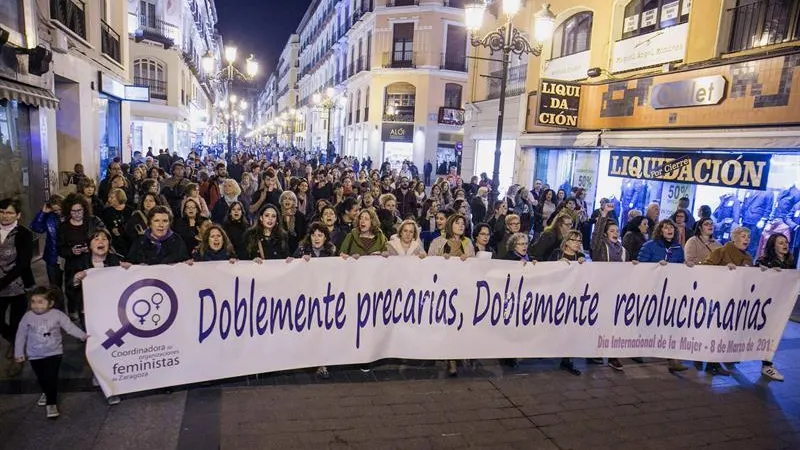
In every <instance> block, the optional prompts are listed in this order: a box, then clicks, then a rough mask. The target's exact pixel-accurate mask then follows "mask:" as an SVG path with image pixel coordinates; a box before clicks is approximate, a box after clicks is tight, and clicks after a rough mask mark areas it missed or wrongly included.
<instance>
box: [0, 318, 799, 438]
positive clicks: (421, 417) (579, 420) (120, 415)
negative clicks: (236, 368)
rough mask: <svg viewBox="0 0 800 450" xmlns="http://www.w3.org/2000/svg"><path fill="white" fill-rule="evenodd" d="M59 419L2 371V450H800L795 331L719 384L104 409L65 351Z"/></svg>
mask: <svg viewBox="0 0 800 450" xmlns="http://www.w3.org/2000/svg"><path fill="white" fill-rule="evenodd" d="M69 350H70V355H71V357H70V358H67V360H66V364H65V366H66V367H65V370H64V378H65V379H64V383H63V387H64V389H65V390H66V392H65V393H64V395H63V396H62V400H61V406H62V407H61V409H62V416H61V418H60V419H59V420H57V421H47V420H46V419H45V418H44V411H43V410H42V409H41V408H38V407H36V405H35V403H36V399H37V398H38V395H39V394H38V392H39V391H38V389H37V387H36V385H35V382H34V381H33V375H32V373H31V372H30V369H29V368H28V367H26V368H25V371H24V372H23V374H22V378H21V379H20V378H14V379H9V378H8V377H7V375H6V374H7V369H8V367H7V364H6V363H5V362H4V363H3V366H2V367H0V377H2V381H0V449H2V450H6V449H8V450H12V449H13V450H27V449H31V450H47V449H59V450H62V449H70V450H83V449H87V450H88V449H97V450H111V449H142V448H147V449H180V450H184V449H186V450H188V449H192V450H202V449H224V450H228V449H262V448H263V449H282V450H283V449H314V450H316V449H331V450H333V449H336V450H339V449H437V448H485V449H492V450H499V449H587V448H615V449H620V448H622V449H625V448H631V449H662V448H663V449H672V448H708V449H716V448H719V449H724V450H732V449H747V450H751V449H790V448H792V449H796V448H800V357H799V356H800V325H797V324H793V323H792V324H790V326H789V327H788V328H787V332H786V334H785V336H784V340H783V342H782V343H781V347H780V351H779V352H778V356H777V358H776V363H777V365H778V367H780V369H781V371H783V373H784V374H785V375H786V378H787V381H786V382H785V383H776V382H772V383H767V382H766V381H765V380H763V379H761V378H760V377H759V375H760V372H759V369H760V364H759V363H755V362H747V363H743V364H740V365H739V366H738V369H737V372H736V373H735V374H734V376H732V377H730V378H723V377H717V378H714V379H713V380H712V379H711V377H710V376H708V375H706V374H704V373H698V372H697V371H695V370H694V369H692V370H690V371H688V372H686V373H685V374H684V375H681V376H674V375H670V374H668V373H667V371H666V366H665V364H664V363H663V362H658V361H651V362H646V363H645V364H642V365H638V364H636V363H634V362H632V361H628V360H624V363H625V364H626V368H625V372H624V373H617V372H614V371H613V370H611V369H610V368H608V367H604V366H591V367H586V366H585V364H584V363H583V362H582V361H581V362H580V363H579V367H581V368H583V369H586V370H585V373H584V375H583V376H581V377H574V376H572V375H569V374H567V373H565V372H562V371H559V370H557V369H556V368H555V367H556V364H557V361H552V360H534V361H525V362H524V363H523V365H522V366H521V367H520V368H519V369H518V370H516V371H514V370H509V369H506V368H503V367H501V366H499V365H497V363H496V362H495V361H489V360H486V361H480V362H476V363H472V364H470V365H469V366H468V367H464V368H462V376H461V377H460V378H459V379H456V380H452V379H446V377H445V375H444V366H443V364H441V363H433V362H409V363H407V364H403V363H402V362H400V361H390V362H389V363H387V364H384V365H378V366H376V367H375V369H374V370H373V371H372V372H370V373H368V374H364V373H362V372H361V371H359V370H358V369H357V368H346V369H344V368H342V369H337V368H334V369H333V370H332V374H333V377H332V379H331V380H328V381H318V380H316V379H315V378H314V375H313V371H310V370H309V371H301V372H292V373H283V374H272V375H268V376H261V377H249V378H243V379H236V380H229V381H228V382H225V383H221V384H213V385H209V386H193V387H191V388H183V389H177V390H175V391H174V392H171V393H167V392H159V393H149V394H147V395H136V396H131V397H125V398H124V399H123V401H122V403H121V404H119V405H117V406H113V407H109V406H107V405H106V404H105V401H104V399H103V398H102V396H101V395H100V393H99V392H97V391H95V390H94V389H93V388H92V386H91V380H90V377H89V373H88V369H87V368H86V367H85V366H84V365H82V364H81V361H80V354H79V352H80V348H79V347H78V345H77V344H76V343H74V342H73V343H71V344H70V345H69Z"/></svg>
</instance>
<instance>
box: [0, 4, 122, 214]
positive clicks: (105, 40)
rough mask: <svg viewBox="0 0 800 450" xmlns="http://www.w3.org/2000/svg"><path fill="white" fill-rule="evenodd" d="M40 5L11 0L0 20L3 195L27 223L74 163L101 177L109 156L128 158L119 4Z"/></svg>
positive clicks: (1, 187) (57, 186) (0, 113)
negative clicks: (15, 202) (3, 34)
mask: <svg viewBox="0 0 800 450" xmlns="http://www.w3.org/2000/svg"><path fill="white" fill-rule="evenodd" d="M41 3H42V2H35V1H33V0H12V1H10V2H7V4H4V6H3V9H2V14H0V28H2V29H3V30H4V31H7V32H8V35H9V39H8V42H7V43H5V45H3V46H2V48H1V49H0V54H2V57H0V153H2V155H0V161H1V162H0V166H2V169H0V170H2V171H3V173H4V174H7V176H4V177H3V183H2V184H0V196H2V197H6V196H11V197H16V198H19V199H20V200H21V201H22V203H23V220H30V219H31V218H32V214H33V212H35V211H36V210H38V209H39V208H40V207H41V204H42V203H43V202H44V201H46V200H47V199H48V197H49V196H50V194H51V193H52V192H54V191H55V190H58V189H60V188H61V187H62V185H61V180H63V179H64V178H66V176H67V174H68V173H69V172H70V171H71V170H72V169H73V166H74V165H75V164H77V163H81V164H83V165H84V168H85V173H86V174H87V175H89V176H92V177H95V178H99V177H102V176H104V174H105V168H106V167H107V165H108V163H109V162H110V161H111V160H112V159H113V158H115V157H119V158H125V157H126V156H127V159H130V153H129V152H126V151H125V150H126V148H128V147H129V134H128V132H127V130H125V129H123V126H122V124H123V123H126V121H127V120H128V117H129V106H128V104H127V102H124V101H123V100H124V98H125V94H124V86H125V85H126V83H127V82H128V81H129V73H128V67H127V55H128V44H127V42H125V41H124V40H123V39H120V33H121V32H122V31H123V30H125V29H126V24H127V14H126V11H125V9H124V7H123V5H120V4H118V3H116V2H112V1H92V2H78V1H77V0H66V1H50V2H44V4H46V5H47V7H46V8H41V6H42V5H41ZM8 175H10V176H8Z"/></svg>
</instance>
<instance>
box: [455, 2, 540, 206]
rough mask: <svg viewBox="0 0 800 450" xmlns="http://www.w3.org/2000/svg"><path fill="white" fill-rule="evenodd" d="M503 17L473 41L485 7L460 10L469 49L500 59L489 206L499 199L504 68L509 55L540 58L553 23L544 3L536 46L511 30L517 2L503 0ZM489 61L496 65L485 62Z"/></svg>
mask: <svg viewBox="0 0 800 450" xmlns="http://www.w3.org/2000/svg"><path fill="white" fill-rule="evenodd" d="M502 6H503V13H504V14H505V15H506V22H505V24H503V25H501V26H500V27H499V28H497V29H496V30H493V31H490V32H489V33H487V34H486V35H485V36H483V38H477V37H476V36H475V33H476V32H478V31H479V30H480V29H481V26H482V24H483V15H484V13H485V11H486V4H485V3H484V1H483V0H472V3H470V4H467V5H466V6H465V7H464V22H465V24H466V26H467V28H468V29H469V30H470V43H471V44H472V46H473V47H484V48H488V49H489V54H490V55H493V54H494V53H495V52H502V54H503V59H502V60H501V61H500V62H501V63H502V65H503V70H502V74H501V76H500V100H499V104H498V113H497V135H496V139H495V148H494V168H493V170H492V191H491V193H490V197H489V198H490V204H494V202H495V201H496V200H497V199H498V198H499V197H500V192H499V191H498V186H499V185H500V148H501V146H502V144H503V119H504V114H505V103H506V82H507V78H508V65H509V62H510V58H511V54H512V53H513V54H515V55H519V56H522V55H524V54H532V55H534V56H540V55H541V54H542V45H541V43H542V42H544V41H546V40H548V39H550V37H551V36H552V35H553V23H554V22H555V15H554V14H553V13H552V12H551V11H550V4H549V3H545V4H544V5H543V6H542V10H541V11H539V12H538V13H536V14H535V15H534V30H533V31H534V37H535V39H536V42H535V43H534V44H531V42H530V41H529V40H528V38H526V37H525V35H524V34H523V32H522V31H521V30H520V29H519V28H517V27H516V26H514V23H513V19H514V16H515V15H516V14H517V13H518V12H519V10H520V9H521V7H522V1H521V0H503V5H502ZM477 59H488V60H490V61H497V60H494V59H489V58H477Z"/></svg>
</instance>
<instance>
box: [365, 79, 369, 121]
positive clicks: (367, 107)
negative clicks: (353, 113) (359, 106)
mask: <svg viewBox="0 0 800 450" xmlns="http://www.w3.org/2000/svg"><path fill="white" fill-rule="evenodd" d="M368 120H369V86H367V90H366V91H364V122H367V121H368Z"/></svg>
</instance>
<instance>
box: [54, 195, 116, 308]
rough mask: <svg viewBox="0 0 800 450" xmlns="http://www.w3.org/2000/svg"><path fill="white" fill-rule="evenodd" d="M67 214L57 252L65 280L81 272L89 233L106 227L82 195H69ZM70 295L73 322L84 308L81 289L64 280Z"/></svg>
mask: <svg viewBox="0 0 800 450" xmlns="http://www.w3.org/2000/svg"><path fill="white" fill-rule="evenodd" d="M61 208H62V210H63V211H64V214H65V216H66V218H65V220H64V221H63V222H61V225H59V227H58V232H57V241H58V254H59V256H61V257H62V258H64V277H65V278H64V279H65V280H72V279H73V277H74V276H75V273H77V272H78V271H80V263H81V260H82V259H83V256H84V255H85V254H87V253H89V240H90V238H89V236H91V235H92V233H94V231H95V230H96V229H98V228H105V225H104V224H103V222H102V221H101V220H100V219H99V218H97V217H96V216H94V215H93V214H92V206H91V204H89V200H88V199H87V198H86V197H84V196H82V195H80V194H69V195H67V197H66V198H65V199H64V202H63V203H62V204H61ZM64 284H65V286H64V287H65V289H64V291H65V292H64V293H65V294H66V296H67V310H68V312H69V315H70V318H71V319H72V320H73V321H76V322H80V313H81V312H82V311H83V305H82V304H81V298H80V295H79V292H77V289H76V288H75V286H73V285H72V283H69V282H67V283H64Z"/></svg>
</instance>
